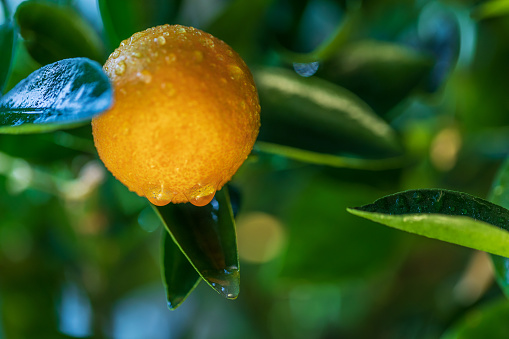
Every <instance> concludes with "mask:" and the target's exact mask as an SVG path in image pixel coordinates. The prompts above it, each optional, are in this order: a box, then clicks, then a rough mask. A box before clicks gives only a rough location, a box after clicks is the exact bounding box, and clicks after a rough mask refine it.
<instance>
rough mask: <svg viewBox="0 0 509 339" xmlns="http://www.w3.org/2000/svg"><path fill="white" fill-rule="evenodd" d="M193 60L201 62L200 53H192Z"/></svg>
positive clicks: (201, 54) (201, 56)
mask: <svg viewBox="0 0 509 339" xmlns="http://www.w3.org/2000/svg"><path fill="white" fill-rule="evenodd" d="M193 58H194V60H195V61H196V62H202V61H203V53H202V52H200V51H194V52H193Z"/></svg>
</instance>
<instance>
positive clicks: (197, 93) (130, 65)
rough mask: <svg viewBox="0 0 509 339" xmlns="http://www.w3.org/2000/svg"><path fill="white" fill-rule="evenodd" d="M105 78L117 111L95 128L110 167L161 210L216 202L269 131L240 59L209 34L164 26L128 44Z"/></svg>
mask: <svg viewBox="0 0 509 339" xmlns="http://www.w3.org/2000/svg"><path fill="white" fill-rule="evenodd" d="M104 70H105V72H106V73H107V74H108V76H109V78H110V79H111V81H112V83H113V87H114V91H115V104H114V106H113V107H112V108H111V109H110V110H109V111H107V112H106V113H105V114H103V115H101V116H99V117H97V118H94V119H93V120H92V129H93V134H94V142H95V146H96V148H97V151H98V153H99V156H100V158H101V160H102V161H103V162H104V164H105V165H106V167H107V168H108V169H109V170H110V171H111V172H112V173H113V175H114V176H115V177H116V178H117V179H118V180H120V181H121V182H122V183H123V184H124V185H126V186H127V187H128V188H129V189H130V190H131V191H134V192H136V193H137V194H138V195H140V196H146V197H147V198H148V199H149V200H150V201H151V202H152V203H154V204H156V205H166V204H168V203H169V202H170V201H171V202H173V203H183V202H188V201H190V202H191V203H193V204H195V205H198V206H201V205H205V204H207V203H208V202H210V200H212V198H213V196H214V193H215V192H216V190H219V189H221V187H223V185H224V184H225V183H226V182H228V181H229V180H230V179H231V177H232V175H233V174H234V173H235V172H236V171H237V169H238V168H239V167H240V165H241V164H242V163H243V162H244V160H245V159H246V158H247V156H248V154H249V153H250V151H251V149H252V148H253V145H254V142H255V139H256V137H257V135H258V130H259V127H260V105H259V101H258V94H257V91H256V88H255V84H254V81H253V78H252V75H251V73H250V71H249V69H248V68H247V66H246V64H245V63H244V61H243V60H242V59H241V58H240V56H239V55H238V54H237V53H235V52H234V51H233V50H232V49H231V48H230V47H229V46H228V45H227V44H226V43H224V42H223V41H221V40H219V39H217V38H215V37H213V36H212V35H210V34H208V33H205V32H203V31H200V30H198V29H195V28H191V27H184V26H180V25H175V26H170V25H164V26H158V27H154V28H150V29H147V30H145V31H143V32H139V33H136V34H134V35H133V36H132V37H131V38H129V39H127V40H124V41H123V42H122V43H121V44H120V47H119V48H117V49H116V50H115V52H113V53H112V54H111V55H110V57H109V59H108V60H107V61H106V63H105V64H104Z"/></svg>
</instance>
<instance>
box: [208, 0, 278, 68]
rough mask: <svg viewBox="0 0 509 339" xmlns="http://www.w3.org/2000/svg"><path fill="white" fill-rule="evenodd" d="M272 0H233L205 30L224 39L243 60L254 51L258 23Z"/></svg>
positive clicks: (251, 55) (258, 29)
mask: <svg viewBox="0 0 509 339" xmlns="http://www.w3.org/2000/svg"><path fill="white" fill-rule="evenodd" d="M272 2H273V0H251V1H245V0H233V1H230V3H229V5H228V6H227V7H226V9H224V10H223V11H222V12H221V13H220V14H219V15H218V16H217V17H216V18H215V19H214V20H213V22H212V23H211V24H210V25H208V27H207V28H206V31H207V32H209V33H210V34H212V35H214V36H216V37H218V38H219V39H222V40H224V41H225V42H226V43H227V44H229V45H230V46H231V47H232V48H233V49H234V50H235V51H236V52H237V53H239V54H240V55H241V56H242V58H243V59H244V60H247V61H248V62H250V61H251V60H250V58H253V55H254V54H255V53H256V51H255V50H254V49H255V47H256V43H255V41H256V40H257V37H258V35H259V31H260V29H262V28H260V23H262V22H263V16H264V14H265V13H266V11H267V10H268V8H269V6H270V5H271V3H272Z"/></svg>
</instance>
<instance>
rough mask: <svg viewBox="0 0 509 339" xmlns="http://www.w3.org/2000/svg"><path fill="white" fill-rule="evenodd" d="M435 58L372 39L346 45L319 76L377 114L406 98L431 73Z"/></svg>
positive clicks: (320, 69)
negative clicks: (356, 97)
mask: <svg viewBox="0 0 509 339" xmlns="http://www.w3.org/2000/svg"><path fill="white" fill-rule="evenodd" d="M432 67H433V58H432V57H431V56H430V55H427V54H423V53H419V52H417V51H415V50H412V49H410V48H408V47H405V46H402V45H399V44H395V43H390V42H381V41H373V40H365V41H359V42H355V43H351V44H348V45H347V46H344V48H342V49H341V50H340V51H339V53H337V54H336V55H335V56H334V57H333V58H331V59H330V60H329V61H328V62H325V63H323V64H322V65H321V67H320V68H319V69H318V72H317V75H319V76H321V77H323V78H325V79H327V80H329V81H332V82H334V83H336V84H338V85H340V86H344V87H345V88H347V89H349V90H351V91H352V92H354V93H355V94H357V95H358V96H359V97H360V98H362V99H363V100H365V101H366V102H367V103H368V104H370V105H371V107H373V108H374V109H375V110H376V111H377V112H378V113H383V112H386V111H388V110H389V109H390V108H392V107H394V105H396V104H397V103H398V102H400V101H401V100H402V99H404V98H405V97H407V96H408V95H409V94H410V92H411V91H412V90H413V89H414V88H416V87H417V85H419V84H420V83H421V82H422V81H423V80H424V79H425V77H426V76H427V75H428V74H429V73H430V71H431V69H432Z"/></svg>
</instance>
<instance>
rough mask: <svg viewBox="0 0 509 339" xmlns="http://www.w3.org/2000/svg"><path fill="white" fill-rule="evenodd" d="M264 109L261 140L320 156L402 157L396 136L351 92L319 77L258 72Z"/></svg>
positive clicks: (286, 71) (292, 73) (258, 83)
mask: <svg viewBox="0 0 509 339" xmlns="http://www.w3.org/2000/svg"><path fill="white" fill-rule="evenodd" d="M254 76H255V80H256V84H257V87H258V92H259V95H260V102H261V107H262V127H261V129H260V135H259V140H261V141H266V142H271V143H275V144H281V145H285V146H291V147H295V148H302V149H304V150H308V151H315V152H320V153H330V154H338V153H341V152H343V153H354V154H356V155H359V156H370V157H376V158H383V157H389V156H396V155H400V154H401V146H400V143H399V141H398V139H397V137H396V133H395V132H394V130H393V129H392V128H391V126H389V125H388V124H387V123H386V122H385V121H384V120H382V119H381V118H380V117H378V116H377V115H376V114H375V113H374V112H373V111H372V110H371V109H370V108H369V106H368V105H366V104H365V103H364V102H363V101H362V100H360V99H359V98H358V97H356V96H355V95H354V94H353V93H351V92H349V91H348V90H346V89H344V88H341V87H339V86H336V85H334V84H332V83H330V82H328V81H325V80H321V79H319V78H316V77H311V78H303V77H301V76H299V75H297V74H296V73H295V72H292V71H289V70H284V69H277V68H264V69H260V70H258V71H256V72H254Z"/></svg>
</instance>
